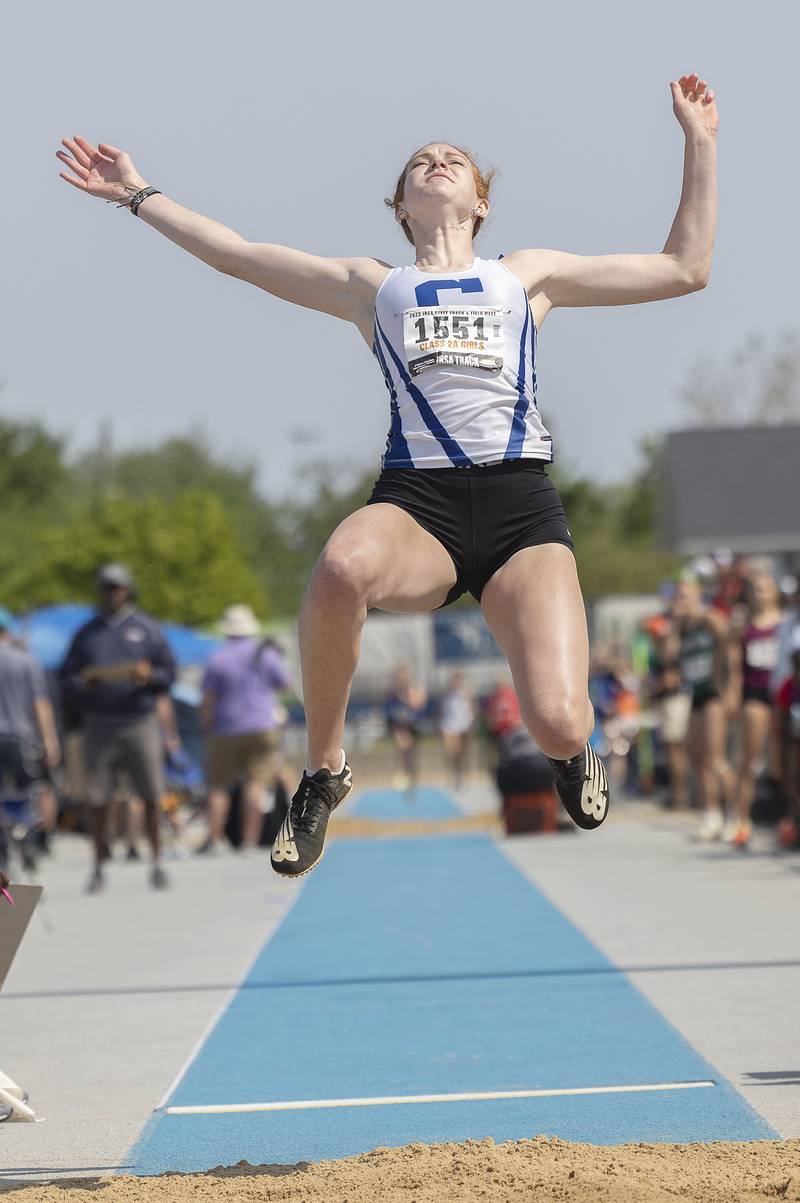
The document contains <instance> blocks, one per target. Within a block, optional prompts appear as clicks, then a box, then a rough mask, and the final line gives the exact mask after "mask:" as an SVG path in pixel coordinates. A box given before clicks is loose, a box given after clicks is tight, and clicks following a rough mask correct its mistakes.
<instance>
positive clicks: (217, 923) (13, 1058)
mask: <svg viewBox="0 0 800 1203" xmlns="http://www.w3.org/2000/svg"><path fill="white" fill-rule="evenodd" d="M267 856H268V854H267V853H266V852H264V853H263V854H262V855H260V856H259V857H258V858H252V859H250V858H242V857H240V856H235V855H233V854H228V855H225V856H222V857H220V858H218V859H206V858H200V857H193V858H192V859H190V860H185V861H177V862H174V863H169V862H168V863H167V871H168V872H169V874H170V878H171V881H172V886H173V888H171V889H170V890H169V891H165V892H163V893H162V892H155V891H153V890H152V889H151V888H150V886H149V885H148V884H147V865H146V863H142V864H127V863H119V864H116V863H114V864H111V865H110V866H109V868H108V872H107V876H108V880H109V885H108V889H107V891H106V892H105V893H104V894H102V895H96V896H92V897H88V896H86V895H85V894H84V893H83V889H84V886H85V884H86V880H87V875H88V868H89V847H88V844H86V843H85V842H84V841H83V840H81V839H78V838H75V837H63V838H62V839H61V840H60V841H59V842H58V844H57V852H56V857H55V858H54V859H53V860H52V861H45V862H43V868H42V873H41V880H42V882H43V883H44V885H45V894H44V899H45V900H46V901H44V904H43V916H42V914H41V913H40V914H35V915H34V916H33V919H32V921H31V926H30V928H29V929H28V933H27V935H26V936H25V939H24V941H23V944H22V947H21V948H20V951H19V953H18V954H17V959H16V961H15V962H14V964H13V966H12V968H11V972H10V973H9V975H8V978H7V980H6V984H5V987H4V989H3V993H2V994H0V1034H1V1035H0V1066H2V1068H3V1069H4V1070H5V1072H6V1073H8V1074H10V1076H11V1077H12V1078H13V1079H14V1080H15V1081H16V1082H18V1083H19V1084H20V1085H21V1086H22V1087H23V1088H24V1089H25V1090H27V1091H28V1093H29V1095H30V1101H31V1105H32V1106H33V1107H34V1108H35V1110H36V1112H37V1114H38V1115H40V1116H43V1117H45V1121H46V1122H44V1123H38V1124H22V1123H13V1124H12V1123H5V1124H0V1186H2V1185H3V1184H5V1185H9V1184H11V1183H12V1182H15V1181H20V1180H27V1181H31V1180H37V1181H42V1180H47V1179H48V1178H50V1177H57V1176H59V1175H63V1174H65V1173H70V1174H86V1175H92V1176H96V1175H97V1174H98V1173H107V1172H109V1171H111V1170H114V1169H118V1168H121V1167H122V1166H124V1159H125V1154H126V1153H127V1151H128V1149H129V1148H130V1147H131V1145H132V1144H133V1142H134V1140H135V1139H136V1137H137V1136H138V1135H139V1132H140V1131H141V1129H142V1127H143V1125H144V1124H145V1123H146V1121H147V1119H148V1118H149V1116H150V1114H151V1113H152V1111H153V1108H154V1107H155V1106H156V1105H157V1104H158V1102H159V1101H160V1099H161V1097H162V1096H163V1094H164V1092H165V1091H166V1090H167V1089H168V1087H169V1085H170V1083H171V1082H172V1081H173V1079H174V1078H175V1075H176V1074H177V1073H178V1072H179V1071H180V1069H181V1067H182V1065H183V1064H184V1062H185V1060H186V1058H187V1056H188V1055H189V1053H190V1052H191V1050H192V1048H193V1047H194V1045H195V1044H196V1042H197V1040H198V1039H199V1038H200V1037H201V1036H202V1034H203V1032H204V1030H205V1029H206V1027H207V1025H208V1023H209V1021H210V1020H211V1019H212V1018H213V1016H214V1015H215V1014H216V1013H217V1011H218V1010H219V1008H220V1006H221V1005H222V1004H223V1003H224V1001H225V999H226V998H227V997H228V996H229V994H230V991H231V989H232V988H233V987H235V986H236V985H237V984H238V983H239V982H240V981H241V979H242V977H243V976H244V973H245V971H246V969H247V968H249V966H250V963H251V962H252V960H253V959H254V957H255V955H256V953H257V951H258V950H259V949H260V948H261V946H262V944H263V943H264V941H265V940H266V939H267V938H268V937H269V935H270V934H271V932H272V931H273V930H274V929H275V927H276V926H277V924H278V923H279V922H280V920H281V918H282V917H283V915H284V914H285V913H286V911H287V909H288V908H289V907H290V906H291V904H292V902H293V901H294V900H295V899H296V898H297V896H298V886H297V884H294V885H292V884H289V883H287V882H284V881H281V880H280V879H279V878H276V877H275V875H274V874H273V873H272V871H271V870H270V869H269V867H268V864H267ZM41 911H42V908H40V912H41ZM43 917H44V918H46V919H47V921H48V923H49V924H51V925H52V928H53V930H52V931H50V932H48V931H47V930H46V928H45V924H44V922H43ZM265 1038H269V1033H265ZM234 1160H235V1158H234Z"/></svg>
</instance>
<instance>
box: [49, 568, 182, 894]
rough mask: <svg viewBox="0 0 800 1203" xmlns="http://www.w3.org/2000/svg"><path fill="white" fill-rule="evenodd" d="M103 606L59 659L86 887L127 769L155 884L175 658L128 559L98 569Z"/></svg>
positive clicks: (96, 875)
mask: <svg viewBox="0 0 800 1203" xmlns="http://www.w3.org/2000/svg"><path fill="white" fill-rule="evenodd" d="M97 584H98V590H99V593H100V606H99V609H98V613H97V614H96V615H95V617H94V618H91V619H90V620H89V621H88V622H87V623H86V624H85V625H84V626H82V627H81V629H80V630H79V631H78V632H77V634H76V635H75V637H74V639H73V640H72V644H71V646H70V649H69V651H68V652H67V655H66V658H65V660H64V663H63V665H62V667H61V682H62V688H63V691H64V696H65V701H67V702H68V703H71V704H73V705H74V706H76V707H77V708H78V709H79V710H80V712H81V715H82V727H83V738H84V756H85V762H86V779H87V794H88V797H87V801H88V803H89V808H90V812H91V818H92V836H93V838H94V850H95V864H94V870H93V873H92V877H91V879H90V882H89V887H88V888H89V892H90V893H96V892H97V891H99V890H101V889H102V888H103V885H104V879H103V871H102V862H103V859H104V857H105V856H106V850H107V841H106V835H107V827H108V814H109V808H110V804H111V800H112V797H113V794H114V788H115V784H116V775H117V773H118V772H119V771H124V772H125V773H126V774H127V776H128V778H129V780H130V782H131V785H132V786H133V789H134V791H135V793H136V794H137V795H138V797H140V798H141V799H142V801H143V802H144V804H145V807H146V814H147V834H148V836H149V839H150V844H151V847H152V850H153V867H152V872H151V875H150V881H151V884H152V885H153V886H154V887H155V888H156V889H163V888H164V887H165V886H166V885H167V878H166V874H165V873H164V870H163V868H162V866H161V856H160V840H159V812H158V804H159V802H160V800H161V796H162V794H163V792H164V779H163V747H162V737H161V730H160V727H159V723H158V719H157V716H156V698H157V696H158V695H159V694H161V693H165V692H167V691H168V690H169V687H170V685H171V684H172V682H173V681H174V679H175V662H174V660H173V658H172V653H171V652H170V650H169V647H168V646H167V642H166V640H165V639H164V636H163V635H162V634H161V631H160V630H159V628H158V625H157V624H156V622H155V621H154V619H152V618H151V617H150V616H149V615H147V614H144V613H142V611H141V610H139V609H137V607H136V605H135V585H134V581H133V578H132V576H131V574H130V572H129V570H128V569H127V568H126V567H125V565H124V564H106V565H105V566H104V567H103V568H101V569H100V571H99V572H98V574H97Z"/></svg>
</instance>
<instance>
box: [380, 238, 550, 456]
mask: <svg viewBox="0 0 800 1203" xmlns="http://www.w3.org/2000/svg"><path fill="white" fill-rule="evenodd" d="M372 349H373V352H374V354H375V357H376V359H377V360H378V363H379V364H380V367H381V371H382V372H383V377H384V380H385V381H386V387H387V389H388V390H389V398H390V402H389V404H390V412H391V424H390V427H389V435H388V438H387V441H386V451H385V453H384V455H383V458H382V464H383V467H384V468H452V467H469V466H470V465H472V464H487V463H496V462H498V461H502V460H512V459H525V458H527V459H539V460H546V461H547V462H550V461H551V460H552V458H553V453H552V439H551V437H550V435H549V434H548V433H547V431H546V430H545V428H544V425H543V424H542V420H541V418H540V416H539V411H538V409H537V407H536V326H535V323H534V320H533V315H532V313H531V310H530V305H529V303H528V295H527V293H526V291H525V288H524V286H523V284H522V281H521V280H519V279H518V278H517V276H515V275H514V274H513V272H511V271H510V270H509V269H508V268H507V267H504V266H503V264H502V263H501V262H500V260H499V259H475V261H474V262H473V263H472V264H471V265H470V267H468V268H463V269H461V270H459V271H456V272H450V273H437V274H432V273H430V272H421V271H419V269H418V268H416V267H414V266H408V267H395V268H393V269H392V270H391V271H390V272H389V274H388V276H386V278H385V279H384V281H383V283H382V284H381V286H380V288H379V289H378V293H377V296H376V298H375V331H374V342H373V348H372Z"/></svg>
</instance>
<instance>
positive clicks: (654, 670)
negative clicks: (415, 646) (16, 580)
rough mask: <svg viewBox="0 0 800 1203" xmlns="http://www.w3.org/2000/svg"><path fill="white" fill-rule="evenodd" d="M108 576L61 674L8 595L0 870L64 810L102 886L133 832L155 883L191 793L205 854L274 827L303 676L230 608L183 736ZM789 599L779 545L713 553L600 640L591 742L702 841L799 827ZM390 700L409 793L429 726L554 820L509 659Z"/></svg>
mask: <svg viewBox="0 0 800 1203" xmlns="http://www.w3.org/2000/svg"><path fill="white" fill-rule="evenodd" d="M96 583H97V609H96V612H95V614H94V615H93V616H92V617H91V618H90V619H89V620H88V621H87V622H85V623H84V624H83V625H82V626H81V627H80V629H79V630H78V631H77V632H76V633H75V634H74V637H73V638H72V640H71V643H70V645H69V648H68V650H67V652H66V655H65V657H64V659H63V662H62V664H61V666H60V669H59V671H58V672H57V673H55V674H53V675H51V678H50V680H48V678H47V676H46V674H45V673H44V672H43V670H42V669H41V667H40V666H39V665H38V664H37V662H36V661H35V659H34V658H33V657H32V656H31V655H30V654H29V652H28V651H27V650H26V649H25V647H24V645H22V644H21V643H20V642H19V641H18V640H16V639H15V638H14V634H13V628H14V623H13V619H12V616H11V615H10V614H9V613H8V611H6V610H4V609H2V607H0V869H4V868H6V867H7V865H8V862H9V858H10V857H11V856H12V854H15V855H16V854H18V855H19V858H20V860H21V863H22V866H23V868H26V869H28V870H30V869H31V867H32V865H33V863H34V860H35V857H36V856H37V855H39V854H41V853H43V852H46V851H47V849H48V845H49V841H50V839H51V837H52V833H53V831H54V830H55V828H56V825H57V823H58V822H59V820H60V822H61V825H62V826H65V825H66V826H72V827H77V828H78V829H80V830H83V831H85V832H86V833H87V834H88V835H89V836H90V838H91V846H92V850H93V851H92V864H91V873H90V876H89V880H88V885H87V889H88V891H89V892H90V893H98V892H100V891H102V890H103V889H104V888H105V886H106V884H107V881H106V877H107V862H108V861H109V859H110V858H111V855H112V847H113V845H114V843H115V840H121V841H122V844H123V849H124V851H123V855H124V856H125V857H126V859H129V860H139V859H140V857H141V853H140V844H141V837H142V833H143V832H144V833H145V834H146V838H147V843H148V845H149V853H150V856H149V868H148V872H149V881H150V884H151V886H152V887H153V888H154V889H163V888H165V887H166V886H167V885H168V884H169V881H168V876H167V872H166V871H165V868H164V859H165V854H164V846H165V843H166V845H167V848H168V850H169V852H170V854H171V855H173V856H177V855H188V851H189V850H188V847H187V843H186V841H185V840H184V839H183V838H182V837H183V834H184V829H185V826H186V823H187V812H188V815H189V819H190V820H191V819H195V820H197V821H198V822H200V823H202V825H203V835H202V837H201V839H200V840H199V841H196V843H195V846H194V848H193V851H195V852H197V853H199V854H201V855H216V854H218V853H219V852H220V850H221V849H222V848H223V847H224V845H225V844H226V842H227V843H231V844H233V845H234V846H236V847H238V848H239V849H240V850H241V851H242V853H243V854H244V855H247V854H248V853H251V852H252V851H254V850H255V849H256V848H258V847H259V846H263V845H265V844H268V843H271V841H272V838H273V836H274V834H275V833H276V831H277V828H278V826H279V825H280V822H281V821H282V818H283V814H284V813H285V808H286V805H287V800H288V793H289V792H290V791H291V788H292V784H293V783H292V780H291V776H290V774H289V773H288V772H287V770H286V769H285V767H284V764H283V755H282V733H283V730H284V728H285V726H286V723H287V719H288V712H287V710H286V708H285V706H284V704H283V701H282V696H283V695H284V694H285V692H286V691H287V690H289V689H290V688H291V685H292V682H291V679H290V672H289V668H288V664H287V660H286V657H285V655H284V653H283V651H282V649H281V648H280V647H279V646H278V644H277V643H275V641H274V640H272V639H270V638H263V637H262V634H261V624H260V623H259V621H258V619H257V617H256V615H255V614H254V613H253V611H252V610H251V609H250V608H249V607H248V606H244V605H231V606H229V607H228V609H227V610H226V611H225V613H224V615H223V616H222V618H221V620H220V622H219V623H218V633H219V634H220V635H221V636H222V637H223V642H222V643H221V645H220V646H219V647H218V648H217V650H216V651H214V652H213V653H212V654H211V656H210V657H209V659H208V661H207V663H206V664H205V666H204V669H203V675H202V682H201V687H200V690H199V695H198V698H197V701H198V702H199V705H197V706H196V707H195V708H194V713H195V725H196V728H197V730H196V732H195V735H196V739H194V740H192V739H187V738H186V734H187V733H186V731H185V730H184V729H182V727H183V726H184V725H185V724H182V722H181V717H180V714H179V711H180V706H179V704H178V703H177V702H176V692H177V691H174V689H173V687H174V685H175V682H176V672H177V669H176V663H175V659H174V657H173V654H172V651H171V650H170V646H169V643H168V642H167V640H166V639H165V637H164V634H163V633H162V631H161V629H160V627H159V624H158V622H157V621H156V620H155V619H154V618H153V617H151V616H150V615H148V614H147V613H145V612H143V611H142V610H141V609H140V608H139V606H138V604H137V596H136V583H135V581H134V579H133V577H132V575H131V573H130V572H129V571H128V569H127V568H126V567H125V566H124V565H121V564H107V565H105V566H104V567H102V568H101V569H100V570H99V572H98V575H97V582H96ZM798 601H799V599H798V590H797V582H796V581H795V580H793V579H791V578H787V577H784V578H782V579H781V580H779V579H778V578H777V577H776V575H775V573H774V572H773V571H772V566H771V565H770V564H769V563H765V562H763V561H760V560H757V559H755V558H753V559H737V558H734V557H732V556H726V555H718V556H717V557H716V558H710V557H709V558H708V559H705V560H701V561H698V562H695V563H694V564H693V565H692V566H690V568H689V569H687V570H686V572H685V573H683V574H681V576H680V577H679V579H677V580H675V581H672V582H668V583H667V584H665V586H664V587H663V589H662V604H661V606H660V608H659V610H658V612H655V613H651V614H648V615H647V616H646V617H645V618H644V619H643V621H641V622H640V623H639V625H638V626H637V627H636V628H635V630H634V631H633V635H632V637H631V638H630V639H628V640H626V641H625V643H622V642H620V641H619V640H616V641H615V642H614V643H610V642H609V643H606V644H604V645H602V644H595V645H594V647H593V657H592V665H591V675H590V693H591V697H592V701H593V704H594V707H595V714H596V726H595V730H594V733H593V735H592V742H593V745H594V747H595V749H596V751H597V752H598V754H599V755H601V756H602V757H603V758H604V760H605V761H606V764H607V766H608V769H609V775H610V777H611V779H612V781H613V782H614V783H615V791H616V796H617V798H618V799H620V800H622V799H624V797H625V796H626V794H628V795H635V796H641V795H645V796H646V795H652V796H658V794H659V791H660V801H661V803H662V805H663V806H664V807H666V808H669V809H674V810H680V809H687V810H688V809H694V810H696V813H697V822H696V825H695V828H694V832H693V838H694V839H695V840H697V841H702V842H706V841H712V840H715V841H716V840H722V841H728V842H730V844H731V845H733V846H735V847H737V848H741V849H745V848H747V847H748V846H749V845H750V843H751V838H752V832H753V825H754V823H761V824H767V825H772V826H773V827H774V828H775V831H776V835H777V840H778V842H779V844H780V845H781V846H782V847H784V848H798V847H800V613H799V612H798ZM51 699H52V700H51ZM53 701H55V703H56V704H55V705H54V704H53ZM382 717H383V729H384V732H385V734H386V737H387V742H388V747H389V750H390V756H391V757H393V768H392V769H391V773H392V774H393V776H392V781H393V784H394V785H395V787H396V788H397V789H399V790H402V791H404V792H405V793H406V794H407V796H408V797H409V799H413V794H414V791H415V789H416V786H417V784H418V782H419V778H420V772H421V770H420V744H421V741H422V740H423V739H424V738H426V737H427V736H430V735H435V736H436V738H437V739H438V741H439V745H438V746H439V747H440V749H441V761H442V765H443V769H444V775H445V776H446V779H447V781H448V783H449V785H450V786H451V787H452V788H453V789H455V790H456V791H458V790H460V789H461V788H462V786H463V785H464V783H465V781H467V780H468V778H469V777H470V775H471V774H472V773H473V771H474V769H475V767H476V765H477V764H478V763H480V771H481V779H482V780H483V781H484V782H485V774H486V773H487V772H488V774H489V775H490V776H491V777H493V778H494V780H495V782H496V783H497V786H498V790H499V792H500V794H501V796H503V797H504V798H508V797H510V796H512V795H513V797H515V798H517V800H518V802H520V806H521V807H522V809H520V810H519V811H518V814H517V818H516V819H515V820H514V822H515V823H517V824H518V826H517V827H516V829H517V830H526V829H527V830H555V829H556V828H557V826H558V825H559V819H558V815H559V814H560V811H559V810H558V808H557V807H556V810H555V811H552V813H551V812H548V814H547V815H545V812H544V810H542V809H541V808H540V810H539V812H537V813H538V818H536V819H535V821H534V820H533V819H531V817H530V814H529V815H528V817H527V818H525V814H524V813H523V812H524V807H525V805H526V804H525V801H524V800H525V797H526V795H530V796H533V795H534V794H535V795H536V796H537V797H539V798H543V797H545V795H546V794H547V793H548V792H549V793H550V794H552V788H551V787H552V782H551V780H550V771H549V767H548V766H547V763H546V761H545V758H544V757H542V756H541V754H540V753H539V752H538V749H537V748H536V746H535V744H534V743H533V741H532V740H531V738H530V736H529V735H528V733H527V732H526V731H525V729H524V728H523V726H522V722H521V718H520V713H519V705H518V702H517V698H516V694H515V692H514V689H513V687H512V685H511V683H510V681H509V680H508V679H507V678H504V679H498V680H497V681H496V682H495V684H494V686H493V687H492V689H491V690H490V691H489V692H488V693H487V694H486V695H485V696H483V697H478V696H476V694H475V692H474V691H473V690H472V689H471V688H470V685H469V680H468V676H467V675H466V674H465V673H463V672H461V671H455V672H453V673H452V674H451V676H450V678H449V679H448V681H447V682H446V684H445V685H444V687H443V688H442V690H441V692H440V695H439V696H438V697H433V698H432V697H431V696H429V691H428V690H427V689H426V688H425V687H424V685H423V684H421V683H420V682H418V681H416V680H415V679H414V675H413V673H412V671H411V669H410V667H409V666H408V665H407V664H399V665H397V666H396V668H395V670H394V672H393V674H392V676H391V679H390V680H389V681H387V694H386V698H385V703H384V707H383V712H382ZM479 737H480V738H479ZM478 749H479V750H480V753H481V755H480V758H478V757H476V756H474V751H475V750H478ZM428 763H429V761H428ZM185 804H188V805H185ZM557 812H558V813H557ZM509 813H510V812H509ZM532 813H533V812H532V811H531V814H532ZM542 816H544V818H543V817H542ZM526 823H527V824H528V826H525V824H526ZM507 826H508V829H509V830H511V829H512V828H511V826H510V825H507Z"/></svg>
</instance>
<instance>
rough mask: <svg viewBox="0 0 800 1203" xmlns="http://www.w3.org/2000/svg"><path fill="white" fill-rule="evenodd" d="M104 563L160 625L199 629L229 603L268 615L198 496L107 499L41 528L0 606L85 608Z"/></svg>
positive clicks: (257, 588) (221, 524)
mask: <svg viewBox="0 0 800 1203" xmlns="http://www.w3.org/2000/svg"><path fill="white" fill-rule="evenodd" d="M110 560H115V561H119V560H121V561H122V562H124V563H126V564H128V565H129V566H130V568H131V569H132V571H133V573H134V575H135V577H136V579H137V582H138V585H139V590H140V599H141V603H142V605H143V606H144V607H145V608H146V609H148V610H151V611H152V612H153V613H154V614H156V615H157V616H158V617H159V618H164V619H170V620H172V621H174V622H182V623H187V624H189V625H199V626H203V625H207V624H210V623H213V622H214V621H216V620H217V619H218V618H219V616H220V614H221V613H222V610H223V609H224V608H225V606H227V605H230V604H231V603H232V602H245V603H247V604H248V605H251V606H252V607H253V609H254V610H255V611H256V613H258V614H259V615H261V616H266V615H267V613H268V611H269V606H268V600H267V597H266V593H265V590H264V588H263V586H262V585H261V583H260V582H259V581H258V579H257V577H256V575H255V574H254V572H253V571H252V569H251V568H250V566H249V565H248V563H247V561H246V558H245V556H244V555H243V553H242V550H241V547H240V545H239V543H238V541H237V537H236V533H235V531H234V529H233V524H232V523H231V520H230V516H229V515H228V514H227V512H226V510H225V507H224V505H223V503H222V502H221V500H220V499H219V498H218V497H217V496H215V495H214V494H213V493H209V492H206V491H204V490H201V489H191V490H187V491H186V492H184V493H182V494H180V495H178V496H177V497H175V498H174V499H172V500H169V501H164V500H163V499H162V498H160V497H155V496H150V497H145V498H142V499H134V498H129V497H118V498H110V499H108V500H106V501H104V502H102V503H101V504H100V505H99V506H98V507H97V509H96V510H94V511H90V510H84V511H83V512H81V513H78V514H76V515H75V516H74V517H72V518H69V519H67V520H66V521H64V522H63V523H61V524H58V525H53V526H50V527H47V528H46V529H44V530H43V531H42V532H41V535H40V537H39V540H38V551H37V554H36V555H35V557H34V558H33V560H32V561H31V562H30V563H28V564H26V565H24V566H23V567H22V568H20V569H19V570H17V571H16V572H11V573H10V574H9V577H8V579H7V581H6V588H5V590H4V593H5V600H6V604H7V605H10V606H11V607H12V608H15V609H18V610H28V609H32V608H34V607H36V606H40V605H47V604H52V603H55V602H59V601H64V600H72V601H92V600H94V598H95V596H96V594H95V572H96V570H97V568H98V566H99V565H100V564H102V563H105V562H107V561H110Z"/></svg>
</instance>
